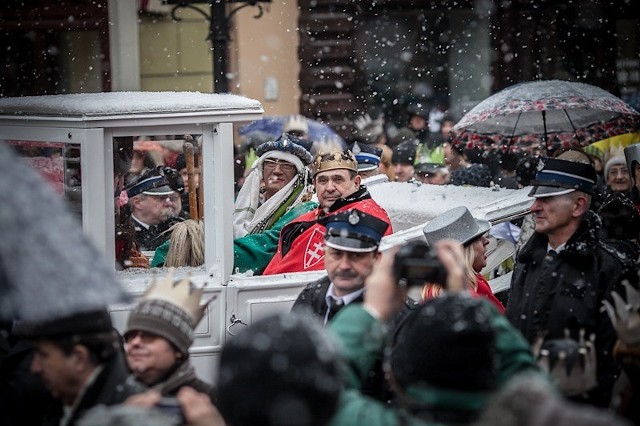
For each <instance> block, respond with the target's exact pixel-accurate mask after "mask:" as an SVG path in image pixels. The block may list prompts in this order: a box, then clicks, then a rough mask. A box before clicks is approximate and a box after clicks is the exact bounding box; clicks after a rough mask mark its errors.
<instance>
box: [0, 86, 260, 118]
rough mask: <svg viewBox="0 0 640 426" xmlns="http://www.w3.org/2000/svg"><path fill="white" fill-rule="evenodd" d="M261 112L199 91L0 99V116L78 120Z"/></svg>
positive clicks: (245, 102) (236, 99)
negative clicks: (133, 116)
mask: <svg viewBox="0 0 640 426" xmlns="http://www.w3.org/2000/svg"><path fill="white" fill-rule="evenodd" d="M234 111H235V112H249V113H262V112H263V110H262V105H261V104H260V102H259V101H256V100H254V99H249V98H245V97H243V96H238V95H232V94H219V93H200V92H103V93H76V94H67V95H45V96H25V97H16V98H4V99H0V115H4V116H29V117H35V116H42V117H68V118H75V119H78V118H80V119H82V120H94V119H105V118H109V117H114V116H131V115H156V114H158V115H160V114H172V115H175V114H180V113H189V114H194V113H197V115H202V114H203V113H215V112H222V113H225V114H228V113H233V112H234Z"/></svg>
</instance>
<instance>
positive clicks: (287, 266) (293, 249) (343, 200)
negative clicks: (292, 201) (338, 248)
mask: <svg viewBox="0 0 640 426" xmlns="http://www.w3.org/2000/svg"><path fill="white" fill-rule="evenodd" d="M314 168H315V174H314V176H313V184H314V186H315V190H316V196H317V197H318V206H317V208H315V209H314V210H312V211H310V212H308V213H306V214H303V215H302V216H299V217H297V218H296V219H294V220H293V221H291V222H289V223H288V224H287V225H285V226H284V227H283V228H282V231H281V232H280V238H279V240H278V250H277V252H276V254H275V256H273V259H271V262H269V264H268V265H267V267H266V269H265V270H264V274H265V275H270V274H281V273H285V272H307V271H320V270H323V269H324V268H325V265H324V234H325V225H323V223H322V222H321V219H324V218H325V217H327V216H330V215H334V214H336V213H340V212H344V211H347V210H351V209H358V210H360V211H362V212H364V213H367V214H369V215H371V216H374V217H376V218H378V219H380V220H382V221H384V222H386V223H388V224H389V227H388V228H387V230H386V231H385V234H384V235H389V234H391V233H392V232H393V229H392V226H391V220H390V219H389V216H388V215H387V212H386V211H385V210H384V209H383V208H382V207H381V206H380V205H379V204H378V203H376V202H375V201H374V200H373V199H372V198H371V195H370V194H369V191H368V190H367V188H366V187H364V186H361V185H360V183H361V179H362V178H361V177H360V176H359V175H358V166H357V162H356V159H355V157H354V156H353V154H352V153H351V151H347V152H342V151H341V150H339V149H337V148H334V149H332V150H329V151H324V152H320V153H319V154H318V155H317V156H316V158H315V160H314Z"/></svg>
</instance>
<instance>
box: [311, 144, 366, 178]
mask: <svg viewBox="0 0 640 426" xmlns="http://www.w3.org/2000/svg"><path fill="white" fill-rule="evenodd" d="M313 165H314V166H315V173H316V174H317V173H320V172H324V171H326V170H334V169H347V170H352V171H354V172H356V173H358V162H357V161H356V157H354V155H353V153H352V152H351V151H346V152H342V151H340V150H339V149H333V150H331V151H325V152H320V153H318V155H316V158H315V160H314V161H313Z"/></svg>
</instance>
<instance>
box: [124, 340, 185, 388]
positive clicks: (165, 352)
mask: <svg viewBox="0 0 640 426" xmlns="http://www.w3.org/2000/svg"><path fill="white" fill-rule="evenodd" d="M125 343H126V344H125V350H126V354H127V364H128V365H129V369H130V370H131V371H132V372H133V374H134V375H135V376H136V377H137V378H138V379H139V380H140V381H142V382H143V383H145V384H151V383H154V382H155V381H156V380H157V379H159V378H160V377H161V376H162V375H164V374H165V373H166V372H167V371H169V369H170V368H171V367H173V365H174V364H175V363H176V361H177V360H178V358H179V357H180V352H179V351H177V350H176V349H174V347H173V346H172V345H171V343H169V341H168V340H167V339H165V338H163V337H160V336H157V335H155V334H153V333H149V332H146V331H130V332H128V333H127V334H126V335H125Z"/></svg>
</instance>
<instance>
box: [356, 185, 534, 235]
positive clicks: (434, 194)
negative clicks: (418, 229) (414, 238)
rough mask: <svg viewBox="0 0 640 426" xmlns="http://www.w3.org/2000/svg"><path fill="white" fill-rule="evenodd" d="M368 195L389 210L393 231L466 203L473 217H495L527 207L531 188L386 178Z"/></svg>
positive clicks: (425, 220) (424, 220)
mask: <svg viewBox="0 0 640 426" xmlns="http://www.w3.org/2000/svg"><path fill="white" fill-rule="evenodd" d="M368 189H369V192H370V193H371V197H372V198H373V199H374V200H376V202H377V203H378V204H380V205H381V206H382V207H383V208H384V209H385V210H386V211H387V213H388V214H389V218H390V219H391V223H392V224H393V228H394V231H395V232H398V231H401V230H404V229H407V228H410V227H413V226H415V225H418V224H423V223H426V222H428V221H430V220H431V219H433V218H434V217H436V216H438V215H439V214H441V213H444V212H445V211H447V210H450V209H452V208H454V207H458V206H466V207H467V208H468V209H469V211H471V213H472V214H473V215H474V217H476V218H479V219H486V220H494V219H496V218H498V217H500V216H503V215H509V214H513V213H516V212H519V211H522V210H526V209H528V208H529V207H530V206H531V204H532V202H533V199H532V198H530V197H529V196H528V194H529V190H530V189H531V188H525V189H520V190H515V189H504V188H498V187H495V188H480V187H472V186H454V185H427V184H416V183H406V182H386V183H383V184H378V185H372V186H370V187H369V188H368Z"/></svg>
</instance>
